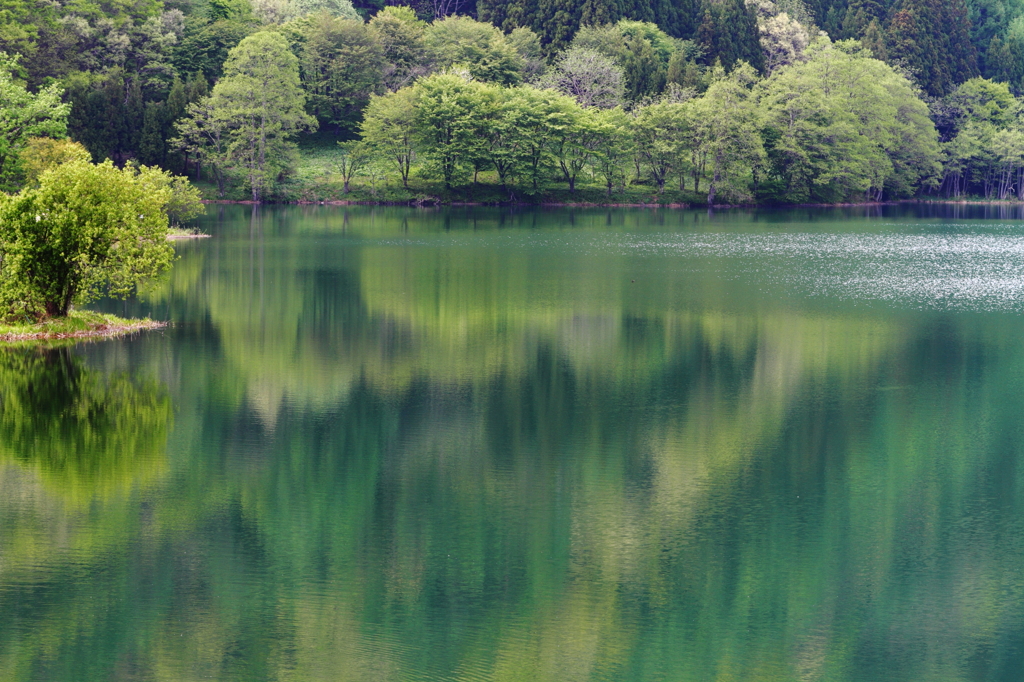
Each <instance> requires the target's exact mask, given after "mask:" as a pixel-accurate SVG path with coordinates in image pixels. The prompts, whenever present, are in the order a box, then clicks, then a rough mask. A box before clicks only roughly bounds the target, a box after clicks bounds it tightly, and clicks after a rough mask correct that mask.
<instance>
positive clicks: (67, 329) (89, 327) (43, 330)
mask: <svg viewBox="0 0 1024 682" xmlns="http://www.w3.org/2000/svg"><path fill="white" fill-rule="evenodd" d="M165 326H166V323H164V322H154V321H153V320H150V319H148V318H147V319H144V320H126V319H123V318H120V317H117V316H116V315H108V314H105V313H97V312H93V311H90V310H74V311H72V312H71V314H70V315H68V316H67V317H55V318H51V319H48V320H44V321H43V322H31V321H28V320H26V321H25V322H24V323H11V322H9V321H8V322H3V323H0V342H3V343H21V342H30V341H49V340H62V339H85V338H110V337H115V336H124V335H126V334H133V333H135V332H140V331H143V330H146V329H160V328H162V327H165Z"/></svg>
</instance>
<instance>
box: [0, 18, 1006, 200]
mask: <svg viewBox="0 0 1024 682" xmlns="http://www.w3.org/2000/svg"><path fill="white" fill-rule="evenodd" d="M0 51H2V52H3V53H4V54H5V56H4V57H3V60H2V63H0V90H3V93H4V95H3V101H2V102H0V106H2V107H3V108H4V109H6V110H7V112H5V119H9V120H5V122H4V124H3V125H4V132H3V138H4V139H3V140H2V141H0V176H2V177H0V181H2V182H3V185H4V186H5V187H6V188H8V189H10V188H15V187H18V186H21V185H24V184H25V183H26V182H27V181H28V180H27V179H28V178H29V177H30V175H31V174H30V173H27V172H26V169H27V168H30V167H33V165H35V166H38V165H39V159H37V158H33V157H32V154H33V153H34V152H33V150H35V151H36V152H38V150H39V149H40V148H42V147H45V145H43V146H42V147H41V146H40V145H39V144H38V143H31V140H33V139H34V138H38V137H47V138H62V137H65V136H66V137H69V138H71V139H72V140H75V141H77V142H78V143H80V144H81V145H83V146H84V148H85V149H86V150H88V152H89V153H90V154H91V155H92V157H93V159H94V160H96V161H100V160H102V159H105V158H109V159H112V160H113V161H114V162H115V163H118V164H123V163H128V162H132V163H141V164H145V165H152V166H160V167H162V168H166V169H168V170H171V171H174V172H177V173H187V174H189V175H190V176H192V177H194V178H202V179H203V180H204V181H206V182H209V183H210V187H211V190H210V191H211V192H214V193H216V194H218V195H220V196H226V195H230V194H231V193H232V192H235V194H236V195H237V192H240V191H244V192H245V193H246V194H247V195H250V196H251V197H252V198H253V199H254V200H266V199H274V198H280V197H281V194H280V188H281V187H282V185H283V184H286V183H287V182H288V181H289V178H294V176H295V168H296V163H297V162H299V161H301V155H300V154H299V151H298V147H297V146H296V140H301V139H303V138H304V136H306V135H307V134H308V133H311V132H313V131H316V130H320V131H321V132H320V134H319V135H318V136H317V137H316V139H317V140H319V141H320V142H321V143H323V142H324V141H325V140H326V143H327V144H329V145H330V146H331V148H332V149H334V151H333V152H331V155H330V158H331V161H330V165H331V173H332V174H333V175H335V176H337V182H338V183H339V184H340V185H341V186H342V191H343V192H345V193H347V192H348V191H349V189H350V182H355V183H357V184H358V183H362V184H366V183H367V182H369V183H371V184H372V185H373V186H374V187H375V188H376V186H377V183H378V181H381V182H383V183H389V182H391V183H395V184H396V185H401V186H402V187H403V188H404V189H406V190H408V191H410V192H412V191H413V190H416V189H417V188H419V189H420V190H423V189H426V190H431V189H436V188H446V189H450V188H452V187H456V186H464V185H468V184H470V183H472V185H473V186H476V185H477V183H483V184H488V183H489V184H490V185H492V186H500V187H501V188H502V192H503V193H507V195H508V197H509V198H510V199H513V200H515V199H518V198H523V197H529V196H533V197H538V196H543V195H544V194H545V193H546V192H547V191H548V189H549V188H550V187H552V186H558V187H562V188H566V189H567V191H568V192H570V193H574V192H575V191H576V188H577V185H590V186H600V187H601V188H602V189H603V190H606V191H607V193H608V194H609V195H610V194H612V193H613V192H615V191H625V190H626V188H628V187H637V186H643V187H647V188H649V189H650V190H651V192H653V193H657V194H663V193H664V192H665V191H666V188H669V190H670V191H678V192H681V193H683V194H682V195H680V196H686V197H689V198H692V199H695V200H697V199H699V200H703V199H704V198H706V199H707V200H708V201H709V202H711V203H714V202H716V201H727V202H737V201H752V200H757V201H763V202H806V201H813V202H836V201H848V200H878V199H892V198H901V197H907V196H912V195H915V194H919V193H927V194H932V195H942V196H964V195H972V196H981V197H986V198H998V199H1007V198H1018V197H1019V196H1021V194H1022V190H1024V187H1022V185H1024V183H1022V179H1024V128H1022V126H1021V122H1020V120H1019V115H1020V110H1021V107H1020V103H1019V100H1018V99H1017V97H1018V96H1019V95H1021V94H1024V0H948V1H943V0H806V1H805V0H676V1H673V2H669V1H668V0H586V1H585V2H572V1H570V0H510V1H498V0H480V1H479V3H477V4H475V5H474V4H473V3H472V2H467V1H466V0H413V1H412V2H411V3H409V5H402V6H383V5H381V4H374V3H373V2H367V1H365V0H357V2H356V3H355V4H354V5H353V4H352V3H351V2H350V0H166V1H165V2H160V0H137V1H134V2H129V1H128V0H111V1H105V2H96V1H95V0H56V1H52V2H43V1H41V0H0ZM15 110H16V113H10V112H12V111H15ZM332 136H333V139H329V138H331V137H332ZM311 139H312V138H311ZM360 139H361V141H358V140H360ZM336 140H340V141H342V146H341V147H338V148H335V147H334V144H335V141H336ZM47 149H49V148H47ZM51 151H52V150H51ZM417 183H419V184H417ZM424 183H426V184H424ZM431 183H433V184H431ZM676 188H678V189H677V190H676ZM410 196H411V195H410Z"/></svg>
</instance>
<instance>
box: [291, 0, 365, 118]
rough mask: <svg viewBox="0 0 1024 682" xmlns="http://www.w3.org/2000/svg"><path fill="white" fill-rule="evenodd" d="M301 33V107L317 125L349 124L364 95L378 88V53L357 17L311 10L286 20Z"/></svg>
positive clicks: (359, 111)
mask: <svg viewBox="0 0 1024 682" xmlns="http://www.w3.org/2000/svg"><path fill="white" fill-rule="evenodd" d="M289 28H291V29H292V30H295V31H297V32H298V33H299V34H300V35H301V36H302V47H301V50H300V52H299V57H300V59H299V75H300V78H301V80H302V87H303V90H304V91H305V93H306V110H307V111H308V112H309V113H311V114H313V115H314V116H316V117H317V120H318V121H319V122H320V125H321V127H326V126H333V127H335V128H336V129H337V131H338V132H340V131H341V129H346V130H354V129H355V128H356V127H357V126H358V123H359V119H360V116H361V115H362V110H363V109H364V108H365V107H366V104H367V103H368V102H369V101H370V97H371V96H372V95H374V94H377V93H378V92H379V91H380V90H381V80H382V78H383V76H384V66H385V63H384V53H383V50H382V49H381V46H380V43H379V42H377V38H376V36H375V35H374V33H373V32H372V31H371V30H370V29H369V28H367V26H366V24H364V23H363V22H362V21H361V20H358V19H339V18H338V17H335V16H332V15H330V14H326V13H320V14H311V15H309V16H306V17H304V18H302V19H299V20H297V21H294V22H292V23H291V24H289Z"/></svg>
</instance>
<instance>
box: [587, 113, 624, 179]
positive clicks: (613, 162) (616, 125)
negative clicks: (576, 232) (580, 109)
mask: <svg viewBox="0 0 1024 682" xmlns="http://www.w3.org/2000/svg"><path fill="white" fill-rule="evenodd" d="M591 115H592V117H593V119H594V122H593V125H594V138H595V140H594V155H593V156H592V157H591V166H592V168H593V169H594V171H595V172H596V173H597V175H599V176H600V177H601V178H602V179H603V180H604V183H605V188H606V189H607V192H608V197H609V198H610V197H611V196H612V191H613V190H614V188H615V185H617V184H618V185H619V186H621V187H625V184H626V172H627V169H628V168H629V166H630V165H631V164H632V161H633V147H634V145H635V140H634V137H633V133H632V128H631V126H630V124H631V122H632V121H631V119H630V116H629V114H627V113H626V112H624V111H623V110H622V109H620V108H615V109H598V110H595V111H593V112H591Z"/></svg>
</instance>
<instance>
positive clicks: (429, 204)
mask: <svg viewBox="0 0 1024 682" xmlns="http://www.w3.org/2000/svg"><path fill="white" fill-rule="evenodd" d="M202 203H203V204H209V205H225V204H227V205H231V204H236V205H242V206H399V207H407V208H442V207H477V206H479V207H493V208H669V209H676V210H680V209H682V210H701V209H710V210H726V209H736V208H748V209H751V208H760V209H787V208H790V209H792V208H874V207H878V206H900V205H904V204H942V205H950V206H1022V207H1024V201H1010V200H1006V199H1002V200H998V199H993V200H990V201H986V200H969V199H899V200H894V201H866V202H860V203H849V202H844V203H836V204H711V205H707V204H686V203H678V202H669V203H664V204H659V203H637V202H608V203H605V202H586V201H579V202H569V201H565V202H559V201H540V202H535V203H527V202H522V203H520V202H516V203H513V202H507V201H499V202H487V201H448V202H445V201H442V200H440V199H438V200H436V201H423V200H421V199H416V200H411V201H362V200H346V199H325V200H323V201H265V202H255V201H252V200H251V199H203V200H202ZM209 236H210V235H208V234H196V235H182V236H168V239H172V240H174V239H202V238H204V237H209Z"/></svg>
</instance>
